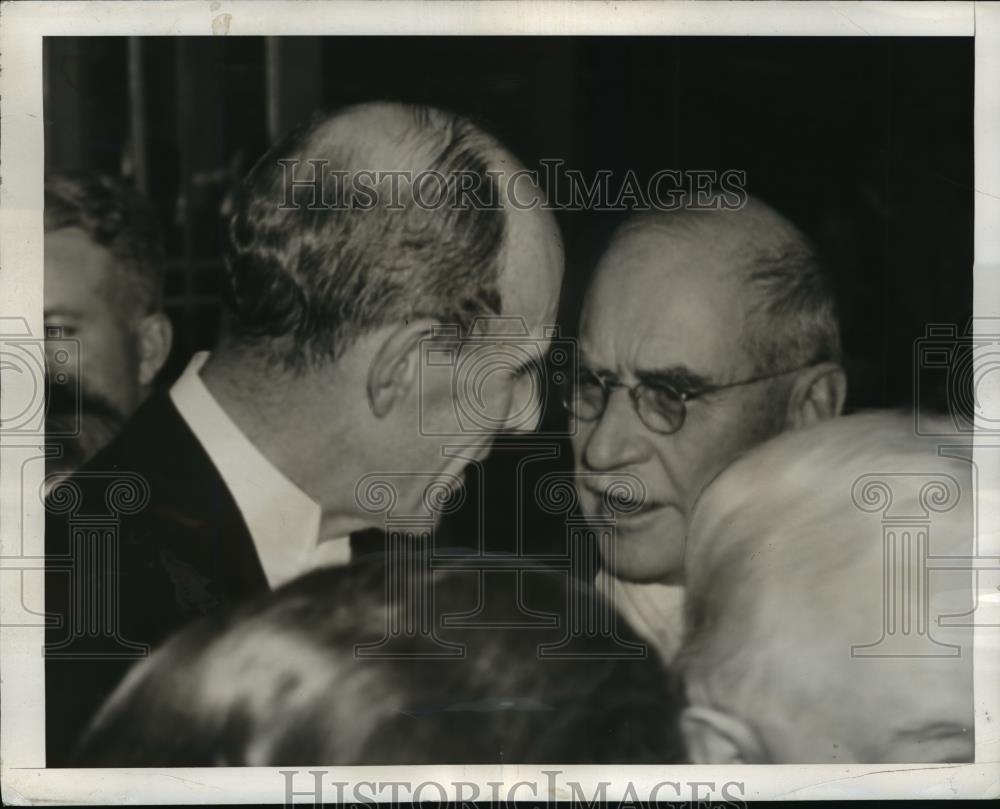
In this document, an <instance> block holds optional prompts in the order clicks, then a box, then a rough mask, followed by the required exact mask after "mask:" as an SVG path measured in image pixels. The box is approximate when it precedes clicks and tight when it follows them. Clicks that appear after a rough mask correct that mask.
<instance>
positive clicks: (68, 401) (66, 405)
mask: <svg viewBox="0 0 1000 809" xmlns="http://www.w3.org/2000/svg"><path fill="white" fill-rule="evenodd" d="M47 391H48V395H47V396H46V399H45V420H46V424H48V423H49V420H50V419H53V420H55V421H58V422H59V423H62V424H65V423H67V422H68V421H70V420H72V419H75V417H76V416H77V415H80V416H81V417H82V416H86V417H87V419H88V420H89V419H97V420H101V421H106V422H111V423H114V424H121V423H122V422H124V421H125V414H124V413H123V412H122V411H121V409H119V408H118V407H117V406H115V405H114V404H113V403H112V402H111V400H110V399H108V398H107V397H106V396H104V395H103V394H101V393H98V392H97V391H93V390H88V389H87V388H86V387H84V386H83V385H81V384H80V382H79V380H78V379H73V380H71V381H70V382H68V383H64V384H49V385H48V386H47ZM77 391H79V393H78V392H77Z"/></svg>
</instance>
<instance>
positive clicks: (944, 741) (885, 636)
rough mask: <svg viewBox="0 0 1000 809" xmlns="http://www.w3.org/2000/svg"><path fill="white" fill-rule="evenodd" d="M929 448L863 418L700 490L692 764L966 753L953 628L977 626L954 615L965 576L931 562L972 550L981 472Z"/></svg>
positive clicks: (963, 757)
mask: <svg viewBox="0 0 1000 809" xmlns="http://www.w3.org/2000/svg"><path fill="white" fill-rule="evenodd" d="M937 443H938V442H936V441H933V440H930V439H926V438H921V437H916V436H914V434H913V421H912V416H904V415H897V414H893V413H863V414H858V415H854V416H848V417H845V418H842V419H838V420H835V421H832V422H829V423H824V424H821V425H818V426H815V427H811V428H809V429H807V430H802V431H796V432H791V433H788V434H785V435H782V436H780V437H778V438H776V439H774V440H772V441H770V442H768V443H766V444H764V445H762V446H761V447H759V448H757V449H756V450H754V451H752V452H751V453H749V454H747V455H746V456H744V457H743V458H741V459H740V460H738V461H736V462H735V463H734V464H733V465H732V466H731V467H729V468H728V469H727V470H726V471H725V472H723V473H722V474H721V475H720V476H719V477H718V478H717V479H716V480H715V481H714V482H713V483H712V484H711V486H709V487H708V488H707V489H706V491H705V494H704V495H703V497H702V498H701V500H700V501H699V503H698V505H697V508H696V509H695V514H694V518H693V521H692V526H691V535H690V537H689V543H688V591H687V604H686V621H687V629H686V632H687V634H686V640H685V646H684V650H683V651H682V653H681V657H680V660H679V661H678V662H679V665H680V667H681V670H682V674H683V677H684V680H685V683H686V687H687V697H688V699H689V701H690V703H691V705H690V707H689V708H687V709H686V711H685V714H684V717H683V720H682V728H683V733H684V737H685V742H686V744H687V748H688V754H689V756H690V758H691V760H692V761H694V762H695V763H716V764H723V763H736V762H743V763H850V762H857V763H883V762H885V763H889V762H957V761H971V760H972V759H973V753H974V751H973V726H974V716H973V702H972V631H971V628H969V627H957V626H949V625H948V624H949V623H951V624H954V623H971V621H970V619H969V618H968V617H967V616H966V617H964V618H954V617H952V618H948V617H946V616H956V615H960V614H962V613H965V612H967V611H968V610H970V609H971V607H972V606H973V603H974V602H973V592H972V584H973V580H972V576H971V573H970V572H969V571H968V570H964V571H963V570H933V571H931V572H930V573H927V572H926V570H925V568H924V567H923V566H922V563H923V561H924V560H925V557H926V555H927V554H928V553H929V554H930V555H932V556H945V557H962V556H968V555H969V554H970V553H971V549H972V537H973V514H974V511H973V503H972V473H971V463H970V462H969V461H967V460H960V459H958V458H957V457H942V456H941V455H939V454H938V446H937ZM951 452H952V453H953V456H954V455H961V454H962V453H963V452H964V450H962V449H958V450H956V449H955V448H954V447H952V450H951ZM966 454H968V453H966ZM761 481H766V483H765V484H764V485H761ZM921 525H922V526H925V528H921V527H920V526H921ZM883 526H886V529H885V534H884V535H883ZM926 526H929V540H928V532H927V529H926ZM928 542H929V546H928ZM886 582H887V584H886V585H885V587H884V583H886ZM883 599H884V600H883ZM939 619H940V620H941V622H942V623H943V624H944V625H943V626H942V625H939ZM924 633H927V634H924ZM928 635H929V637H928Z"/></svg>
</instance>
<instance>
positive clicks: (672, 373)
mask: <svg viewBox="0 0 1000 809" xmlns="http://www.w3.org/2000/svg"><path fill="white" fill-rule="evenodd" d="M635 376H636V379H638V380H639V381H640V382H642V383H643V384H645V385H669V386H670V387H672V388H676V389H677V390H680V391H697V390H703V389H705V388H709V387H711V386H712V381H711V380H710V379H709V378H708V377H707V376H703V375H702V374H699V373H696V372H695V371H692V370H691V369H690V368H688V367H687V366H684V365H671V366H669V367H667V368H650V369H645V370H639V371H636V372H635Z"/></svg>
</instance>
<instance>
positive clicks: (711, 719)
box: [681, 705, 767, 764]
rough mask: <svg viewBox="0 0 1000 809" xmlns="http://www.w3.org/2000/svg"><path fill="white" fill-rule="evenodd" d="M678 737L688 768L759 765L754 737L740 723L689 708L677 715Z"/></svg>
mask: <svg viewBox="0 0 1000 809" xmlns="http://www.w3.org/2000/svg"><path fill="white" fill-rule="evenodd" d="M681 734H682V735H683V736H684V746H685V747H686V748H687V755H688V760H689V761H690V762H691V763H692V764H763V763H765V762H766V760H767V757H766V756H765V754H764V750H763V748H762V747H761V745H760V742H759V741H758V740H757V734H755V733H754V732H753V730H752V729H751V728H750V727H749V726H748V725H747V724H746V723H745V722H743V720H742V719H738V718H737V717H735V716H731V715H730V714H727V713H723V712H722V711H717V710H715V709H714V708H706V707H705V706H703V705H692V706H689V707H687V708H685V709H684V711H683V713H682V714H681Z"/></svg>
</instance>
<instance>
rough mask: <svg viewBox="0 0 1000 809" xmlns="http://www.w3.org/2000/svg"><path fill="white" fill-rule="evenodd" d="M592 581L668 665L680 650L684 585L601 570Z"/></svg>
mask: <svg viewBox="0 0 1000 809" xmlns="http://www.w3.org/2000/svg"><path fill="white" fill-rule="evenodd" d="M595 584H596V588H597V590H598V591H599V592H600V593H601V594H603V595H604V596H605V597H606V598H609V599H611V601H612V603H613V604H614V606H615V607H616V608H617V610H618V612H619V614H621V615H622V616H623V617H624V618H625V619H626V620H627V621H628V622H629V624H630V625H631V627H632V628H633V629H634V630H635V631H636V633H637V634H638V635H639V637H640V638H641V639H642V640H644V641H645V642H646V643H648V644H649V645H650V646H652V647H653V649H654V650H655V651H656V653H657V654H659V656H660V658H661V659H662V661H663V662H664V663H666V664H667V665H668V666H669V665H670V663H671V662H673V659H674V658H675V657H676V656H677V652H678V651H680V647H681V641H682V640H683V636H684V587H683V586H681V585H675V584H660V583H659V582H650V583H648V584H639V583H637V582H630V581H622V580H621V579H617V578H615V577H614V576H612V575H610V574H607V573H605V572H604V571H601V573H598V575H597V580H596V582H595Z"/></svg>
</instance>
